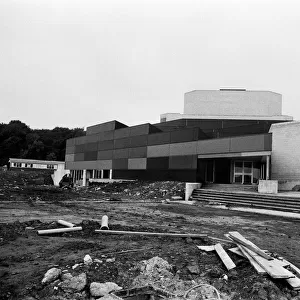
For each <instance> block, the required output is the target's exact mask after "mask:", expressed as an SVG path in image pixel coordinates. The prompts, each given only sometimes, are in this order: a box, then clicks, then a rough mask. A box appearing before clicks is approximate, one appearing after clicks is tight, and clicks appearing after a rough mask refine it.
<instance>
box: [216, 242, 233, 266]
mask: <svg viewBox="0 0 300 300" xmlns="http://www.w3.org/2000/svg"><path fill="white" fill-rule="evenodd" d="M215 250H216V252H217V253H218V255H219V257H220V258H221V260H222V262H223V264H224V265H225V267H226V268H227V270H228V271H230V270H231V269H234V268H235V267H236V265H235V263H234V262H233V261H232V260H231V258H230V257H229V255H228V254H227V253H226V251H225V250H224V249H223V247H222V245H221V244H216V245H215Z"/></svg>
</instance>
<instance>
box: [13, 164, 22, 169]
mask: <svg viewBox="0 0 300 300" xmlns="http://www.w3.org/2000/svg"><path fill="white" fill-rule="evenodd" d="M13 165H14V167H16V168H21V167H22V164H21V163H14V164H13Z"/></svg>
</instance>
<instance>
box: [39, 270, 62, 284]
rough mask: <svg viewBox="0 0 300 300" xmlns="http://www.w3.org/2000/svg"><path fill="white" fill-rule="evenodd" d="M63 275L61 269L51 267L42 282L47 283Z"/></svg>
mask: <svg viewBox="0 0 300 300" xmlns="http://www.w3.org/2000/svg"><path fill="white" fill-rule="evenodd" d="M60 275H61V269H58V268H51V269H49V270H48V271H47V272H46V273H45V275H44V278H43V280H42V284H47V283H49V282H52V281H54V280H56V279H57V278H58V277H59V276H60Z"/></svg>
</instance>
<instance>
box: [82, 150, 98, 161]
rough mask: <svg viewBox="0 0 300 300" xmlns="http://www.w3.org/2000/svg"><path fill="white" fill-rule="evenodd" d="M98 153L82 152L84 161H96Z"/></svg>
mask: <svg viewBox="0 0 300 300" xmlns="http://www.w3.org/2000/svg"><path fill="white" fill-rule="evenodd" d="M97 154H98V151H87V152H84V160H89V161H91V160H97Z"/></svg>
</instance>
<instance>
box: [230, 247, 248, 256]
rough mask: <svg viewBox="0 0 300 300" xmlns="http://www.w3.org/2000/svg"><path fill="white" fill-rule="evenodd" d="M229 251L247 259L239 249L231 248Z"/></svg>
mask: <svg viewBox="0 0 300 300" xmlns="http://www.w3.org/2000/svg"><path fill="white" fill-rule="evenodd" d="M228 251H230V252H232V253H234V254H236V255H239V256H241V257H244V258H246V257H245V255H244V254H243V253H242V251H241V250H240V248H239V247H235V248H230V249H228Z"/></svg>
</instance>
